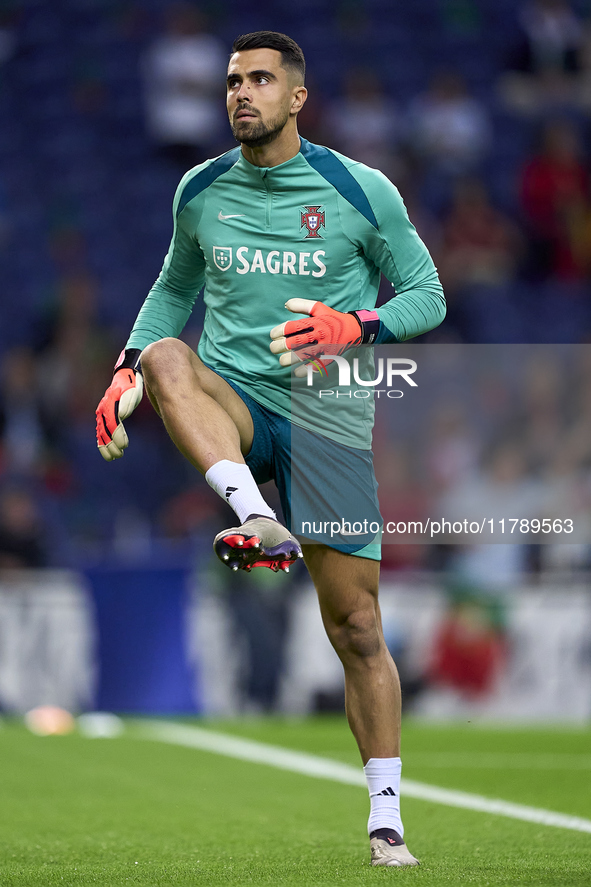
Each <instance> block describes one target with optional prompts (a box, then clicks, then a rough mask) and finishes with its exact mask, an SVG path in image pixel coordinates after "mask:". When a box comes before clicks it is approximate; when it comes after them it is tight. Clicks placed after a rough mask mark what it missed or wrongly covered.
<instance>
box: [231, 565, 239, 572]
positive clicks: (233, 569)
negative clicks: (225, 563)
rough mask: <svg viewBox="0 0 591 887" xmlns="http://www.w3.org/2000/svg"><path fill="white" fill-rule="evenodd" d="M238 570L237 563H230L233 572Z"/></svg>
mask: <svg viewBox="0 0 591 887" xmlns="http://www.w3.org/2000/svg"><path fill="white" fill-rule="evenodd" d="M237 570H238V564H232V571H233V572H234V573H235V572H236V571H237Z"/></svg>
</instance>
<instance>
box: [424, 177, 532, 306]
mask: <svg viewBox="0 0 591 887" xmlns="http://www.w3.org/2000/svg"><path fill="white" fill-rule="evenodd" d="M521 252H522V242H521V235H520V232H519V229H518V227H517V225H515V223H514V222H513V221H512V220H511V219H510V218H509V217H508V216H505V215H504V214H503V213H502V212H500V210H497V209H495V208H494V207H493V206H492V205H491V203H490V201H489V197H488V193H487V190H486V186H485V185H484V183H483V182H482V181H481V180H480V179H476V178H471V179H462V180H461V181H459V182H458V183H457V184H456V186H455V189H454V200H453V204H452V207H451V209H450V211H449V214H448V215H447V218H445V219H444V221H443V242H442V244H441V252H440V255H439V259H438V261H437V267H438V269H439V274H440V277H441V282H442V283H443V288H444V290H445V293H446V296H448V297H449V296H452V295H453V294H454V293H455V292H456V291H457V290H458V289H460V288H461V287H463V286H465V285H469V284H474V283H485V284H499V283H504V282H506V281H507V280H510V279H512V278H513V277H514V275H515V271H516V266H517V263H518V260H519V257H520V254H521Z"/></svg>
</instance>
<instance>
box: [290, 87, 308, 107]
mask: <svg viewBox="0 0 591 887" xmlns="http://www.w3.org/2000/svg"><path fill="white" fill-rule="evenodd" d="M307 98H308V90H307V89H306V87H305V86H298V87H297V88H296V89H294V91H293V99H292V103H291V109H290V114H299V112H300V111H301V110H302V108H303V107H304V104H305V102H306V99H307Z"/></svg>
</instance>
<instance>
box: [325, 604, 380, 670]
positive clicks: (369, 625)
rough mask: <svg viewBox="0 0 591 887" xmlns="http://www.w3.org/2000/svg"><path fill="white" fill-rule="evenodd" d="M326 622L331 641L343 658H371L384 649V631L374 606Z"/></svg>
mask: <svg viewBox="0 0 591 887" xmlns="http://www.w3.org/2000/svg"><path fill="white" fill-rule="evenodd" d="M325 624H326V631H327V634H328V637H329V639H330V642H331V644H332V645H333V647H334V649H335V651H336V653H337V654H338V656H339V658H340V659H341V660H346V659H351V658H357V659H370V658H372V657H374V656H377V655H378V654H379V653H380V651H381V649H382V644H383V638H382V632H381V629H380V627H379V625H378V621H377V618H376V613H375V610H374V609H373V608H372V609H363V610H354V611H352V612H351V613H349V614H348V615H346V616H345V618H344V619H342V620H340V621H337V620H325Z"/></svg>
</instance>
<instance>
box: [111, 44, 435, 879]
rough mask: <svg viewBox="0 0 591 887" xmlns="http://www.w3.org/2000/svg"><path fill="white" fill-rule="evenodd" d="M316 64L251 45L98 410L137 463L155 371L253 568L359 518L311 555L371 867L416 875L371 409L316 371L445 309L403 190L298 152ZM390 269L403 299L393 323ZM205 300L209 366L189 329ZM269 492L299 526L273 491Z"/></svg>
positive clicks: (155, 387)
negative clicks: (319, 526)
mask: <svg viewBox="0 0 591 887" xmlns="http://www.w3.org/2000/svg"><path fill="white" fill-rule="evenodd" d="M304 68H305V63H304V57H303V54H302V51H301V49H300V47H299V46H298V45H297V44H296V43H294V41H293V40H291V39H290V38H289V37H286V36H285V35H283V34H277V33H275V32H269V31H260V32H256V33H254V34H248V35H245V36H243V37H239V38H238V39H237V40H236V41H235V43H234V46H233V48H232V55H231V57H230V62H229V66H228V75H227V108H228V114H229V118H230V125H231V127H232V131H233V134H234V136H235V138H236V140H237V141H238V142H239V147H237V148H235V149H233V150H232V151H229V152H228V153H227V154H224V155H222V156H221V157H218V158H216V159H214V160H208V161H206V162H205V163H203V164H201V165H200V166H197V167H195V168H194V169H192V170H190V171H189V172H188V173H187V174H186V175H185V176H184V178H183V179H182V181H181V183H180V185H179V188H178V190H177V193H176V196H175V199H174V204H173V216H174V230H173V236H172V241H171V245H170V249H169V252H168V255H167V256H166V259H165V261H164V266H163V268H162V272H161V274H160V276H159V277H158V280H157V281H156V283H155V284H154V286H153V287H152V289H151V291H150V293H149V294H148V297H147V299H146V301H145V303H144V305H143V307H142V308H141V310H140V312H139V315H138V318H137V320H136V322H135V325H134V327H133V330H132V332H131V335H130V338H129V340H128V342H127V345H126V348H125V350H124V352H122V355H121V357H120V359H119V361H118V362H117V365H116V369H115V375H114V378H113V382H112V384H111V386H110V387H109V389H108V390H107V392H106V394H105V396H104V397H103V399H102V400H101V402H100V404H99V407H98V410H97V438H98V445H99V449H100V452H101V453H102V455H103V456H104V458H105V459H107V460H108V461H110V460H111V459H115V458H118V457H119V456H121V455H123V451H124V449H125V447H126V446H127V443H128V441H127V435H126V432H125V429H124V427H123V424H122V422H123V420H124V419H126V418H127V416H129V414H130V413H131V412H132V410H133V409H134V408H135V406H137V403H138V402H139V400H140V398H141V396H142V375H143V379H144V380H145V385H146V389H147V393H148V395H149V397H150V400H151V402H152V404H153V406H154V408H155V409H156V410H157V412H158V414H159V415H160V416H161V418H162V420H163V422H164V424H165V426H166V429H167V431H168V433H169V434H170V436H171V438H172V440H173V441H174V443H175V444H176V446H177V447H178V448H179V450H180V451H181V452H182V453H183V454H184V455H185V456H186V457H187V459H189V460H190V462H191V463H192V464H193V465H194V466H195V468H196V469H197V470H199V471H200V472H202V473H203V474H204V475H205V478H206V480H207V482H208V483H209V484H210V485H211V486H212V487H213V488H214V489H215V490H216V491H217V492H218V494H219V495H220V496H221V497H222V498H223V499H225V501H227V503H228V505H229V506H230V507H231V508H232V509H233V510H234V512H235V514H236V516H237V521H236V523H235V525H234V526H232V527H230V528H228V529H226V530H223V531H222V532H220V533H218V535H217V536H216V537H215V540H214V548H215V550H216V552H217V554H218V556H219V557H220V558H221V559H222V560H223V561H224V562H225V563H226V564H227V565H228V566H229V567H231V568H232V569H235V570H237V569H246V570H249V569H251V568H252V567H254V566H268V567H271V568H272V569H275V570H277V569H288V568H289V565H290V564H291V563H292V562H293V561H295V560H296V559H297V558H298V557H300V556H301V555H302V550H301V547H300V541H298V539H297V538H296V535H297V536H300V537H301V536H302V535H304V534H302V523H303V521H304V520H307V521H308V523H310V524H311V525H313V524H314V517H315V516H316V515H317V514H320V516H321V517H323V518H324V517H327V516H328V517H327V519H328V520H330V519H331V516H332V515H336V516H338V517H339V518H347V517H348V516H351V517H352V518H353V519H354V521H359V516H360V515H361V521H362V522H363V521H365V523H364V524H363V526H364V531H363V533H360V534H353V533H350V532H346V533H343V534H341V536H340V537H339V538H337V539H332V538H327V537H326V536H323V535H322V533H320V534H316V535H315V533H316V530H315V528H314V527H313V526H312V532H306V533H305V536H306V537H307V539H306V540H305V541H306V542H307V544H305V545H304V558H305V562H306V566H307V568H308V570H309V572H310V575H311V577H312V580H313V581H314V584H315V586H316V589H317V591H318V597H319V601H320V608H321V612H322V617H323V620H324V624H325V626H326V630H327V633H328V636H329V638H330V640H331V642H332V644H333V646H334V648H335V650H336V651H337V653H338V655H339V657H340V659H341V661H342V663H343V666H344V671H345V686H346V709H347V717H348V720H349V724H350V726H351V729H352V731H353V733H354V735H355V738H356V740H357V743H358V746H359V750H360V753H361V756H362V759H363V763H364V769H365V773H366V777H367V782H368V787H369V793H370V804H371V811H370V818H369V834H370V846H371V854H372V864H373V865H387V866H404V865H416V864H417V860H416V859H415V858H414V857H413V856H412V855H411V853H410V852H409V850H408V849H407V847H406V844H405V842H404V839H403V826H402V821H401V818H400V798H399V785H400V685H399V681H398V675H397V672H396V667H395V665H394V662H393V661H392V659H391V657H390V654H389V652H388V650H387V648H386V645H385V643H384V638H383V634H382V630H381V623H380V615H379V606H378V578H379V558H380V552H379V541H378V539H377V538H376V536H377V537H378V538H379V534H377V533H376V529H378V528H379V525H380V523H379V521H380V519H379V512H378V507H377V496H376V482H375V477H374V473H373V467H372V455H371V434H372V425H373V399H372V398H364V399H362V398H349V397H342V398H338V397H335V398H319V397H318V391H317V390H315V388H314V386H313V385H312V386H310V385H308V381H309V380H308V379H307V378H306V376H307V374H308V367H311V368H312V367H315V368H316V369H317V370H320V372H321V373H322V388H323V389H328V390H336V386H337V385H338V379H337V369H338V367H337V365H336V362H335V361H330V358H329V357H326V358H324V357H323V356H324V355H335V356H337V359H338V361H341V360H342V359H341V358H340V356H339V355H341V354H343V353H344V352H347V359H349V358H350V357H352V356H356V357H357V358H358V360H359V374H360V377H361V378H364V379H371V378H373V375H372V368H373V357H372V348H371V347H370V346H372V345H379V344H380V343H391V342H403V341H405V340H406V339H409V338H411V337H412V336H416V335H419V334H421V333H424V332H426V331H427V330H429V329H432V328H433V327H435V326H437V324H439V323H440V322H441V320H442V319H443V317H444V314H445V301H444V298H443V293H442V289H441V285H440V283H439V279H438V277H437V272H436V270H435V267H434V265H433V262H432V260H431V258H430V256H429V254H428V252H427V250H426V248H425V246H424V245H423V243H422V242H421V240H420V239H419V237H418V236H417V234H416V231H415V230H414V228H413V226H412V225H411V223H410V222H409V220H408V216H407V214H406V211H405V209H404V205H403V203H402V200H401V198H400V195H399V194H398V191H397V190H396V188H395V187H394V186H393V185H392V184H391V183H390V182H389V181H388V180H387V179H386V178H385V176H383V175H382V174H381V173H379V172H377V171H376V170H373V169H369V168H368V167H365V166H363V165H362V164H360V163H356V162H355V161H353V160H349V159H348V158H346V157H343V156H341V155H339V154H337V153H336V152H334V151H332V150H329V149H327V148H324V147H320V146H317V145H313V144H311V143H310V142H307V141H305V140H304V139H300V137H299V135H298V131H297V126H296V121H297V115H298V112H299V111H300V110H301V108H302V106H303V104H304V102H305V100H306V95H307V92H306V89H305V87H304ZM381 272H383V273H384V274H385V275H386V277H387V278H388V279H389V280H390V281H391V282H392V284H393V286H394V288H395V291H396V295H395V297H394V298H392V299H391V300H390V302H388V303H387V304H386V305H384V306H383V307H381V308H379V309H378V310H377V311H376V310H375V303H376V298H377V292H378V286H379V281H380V273H381ZM202 287H204V291H203V298H204V300H205V304H206V315H205V323H204V330H203V334H202V336H201V340H200V343H199V347H198V351H197V354H195V353H194V352H193V351H191V349H190V348H189V347H188V346H187V345H185V344H184V343H182V342H181V341H180V340H179V339H178V335H179V334H180V332H181V330H182V329H183V327H184V325H185V323H186V321H187V319H188V317H189V315H190V313H191V310H192V307H193V304H194V302H195V299H196V297H197V295H198V293H199V291H200V290H201V288H202ZM140 359H141V364H140ZM293 363H295V364H296V365H297V366H296V372H295V373H294V372H293V366H292V364H293ZM302 372H303V373H304V378H300V375H301V373H302ZM310 372H311V370H310ZM329 402H330V403H329ZM270 479H273V480H275V482H276V484H277V487H278V490H279V494H280V498H281V503H282V507H283V511H284V517H285V522H286V524H287V527H285V526H284V525H283V524H281V523H280V522H278V521H277V518H276V515H275V514H274V512H273V511H272V510H271V508H270V507H269V506H268V505H267V503H266V502H265V500H264V499H263V497H262V495H261V493H260V491H259V488H258V484H260V483H263V482H265V481H267V480H270ZM322 523H323V524H324V523H325V521H324V520H323V521H322ZM288 528H289V529H288Z"/></svg>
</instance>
